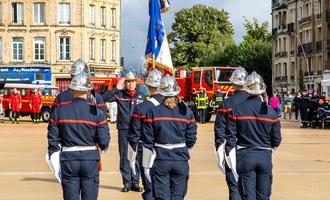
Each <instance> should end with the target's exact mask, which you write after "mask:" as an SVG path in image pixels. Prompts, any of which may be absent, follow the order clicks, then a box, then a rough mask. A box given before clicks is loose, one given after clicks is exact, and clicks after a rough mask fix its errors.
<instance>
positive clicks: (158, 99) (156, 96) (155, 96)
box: [150, 94, 163, 102]
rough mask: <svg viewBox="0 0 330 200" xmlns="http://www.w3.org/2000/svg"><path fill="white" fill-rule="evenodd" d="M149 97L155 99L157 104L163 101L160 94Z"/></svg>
mask: <svg viewBox="0 0 330 200" xmlns="http://www.w3.org/2000/svg"><path fill="white" fill-rule="evenodd" d="M150 97H151V98H154V99H156V100H157V101H158V102H162V101H163V98H162V95H160V94H154V95H151V96H150Z"/></svg>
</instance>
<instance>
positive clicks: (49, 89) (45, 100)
mask: <svg viewBox="0 0 330 200" xmlns="http://www.w3.org/2000/svg"><path fill="white" fill-rule="evenodd" d="M14 88H16V89H17V90H18V92H19V93H20V94H21V97H22V109H21V110H20V112H19V113H20V115H21V116H29V115H31V114H32V111H31V108H30V106H29V100H30V95H31V93H32V91H33V90H34V89H35V88H39V90H40V93H41V95H42V96H41V102H42V108H41V117H42V120H43V121H44V122H48V120H49V118H50V108H51V106H52V105H53V103H54V100H55V97H56V95H57V94H58V93H59V89H58V87H54V86H49V85H34V84H21V83H17V84H14V83H7V84H5V86H4V96H3V105H2V106H3V109H4V110H5V116H6V117H9V119H10V120H11V119H12V113H11V110H10V109H9V106H8V104H9V97H10V95H11V93H12V92H13V89H14Z"/></svg>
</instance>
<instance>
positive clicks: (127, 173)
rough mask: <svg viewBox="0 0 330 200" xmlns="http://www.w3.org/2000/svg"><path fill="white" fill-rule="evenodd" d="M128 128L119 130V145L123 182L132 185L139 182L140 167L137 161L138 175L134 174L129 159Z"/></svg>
mask: <svg viewBox="0 0 330 200" xmlns="http://www.w3.org/2000/svg"><path fill="white" fill-rule="evenodd" d="M127 135H128V130H118V147H119V156H120V164H119V168H120V173H121V176H122V179H123V184H124V185H125V184H128V185H131V184H132V183H133V184H139V177H140V169H139V165H138V163H136V166H135V169H136V175H134V174H133V171H132V170H131V167H130V166H129V161H128V159H127V151H128V150H127V149H128V141H127Z"/></svg>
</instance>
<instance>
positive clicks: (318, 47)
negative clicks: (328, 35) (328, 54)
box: [315, 41, 323, 53]
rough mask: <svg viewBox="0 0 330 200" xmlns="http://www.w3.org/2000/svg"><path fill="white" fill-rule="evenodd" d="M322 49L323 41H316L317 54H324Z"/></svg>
mask: <svg viewBox="0 0 330 200" xmlns="http://www.w3.org/2000/svg"><path fill="white" fill-rule="evenodd" d="M322 47H323V45H322V41H316V46H315V50H316V52H318V53H319V52H322Z"/></svg>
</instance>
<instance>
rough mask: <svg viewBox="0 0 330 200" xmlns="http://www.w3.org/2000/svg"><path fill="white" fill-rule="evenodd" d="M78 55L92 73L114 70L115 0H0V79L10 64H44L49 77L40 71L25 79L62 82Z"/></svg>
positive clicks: (116, 55)
mask: <svg viewBox="0 0 330 200" xmlns="http://www.w3.org/2000/svg"><path fill="white" fill-rule="evenodd" d="M78 58H82V59H83V60H84V61H86V62H87V63H88V65H89V66H90V67H91V69H92V71H94V72H95V74H113V73H119V71H120V0H1V1H0V62H1V63H0V69H2V72H0V73H1V74H2V75H1V74H0V83H1V81H2V82H6V80H5V78H2V80H1V77H3V76H5V77H8V76H13V75H10V74H8V75H5V74H4V73H5V72H6V71H7V72H11V71H13V68H17V69H23V70H25V71H35V69H36V68H42V69H47V68H48V69H49V70H51V77H52V78H51V80H43V78H44V76H43V75H42V73H39V74H35V80H29V81H30V82H36V81H40V82H43V81H44V82H47V83H48V82H49V81H51V82H52V84H55V85H58V86H60V87H62V88H64V87H66V86H67V85H68V82H69V81H68V78H69V75H68V71H69V69H70V66H71V65H72V63H73V62H74V61H75V60H77V59H78ZM16 71H17V70H16ZM21 71H22V70H21ZM39 71H40V70H39ZM21 75H22V74H21ZM14 76H15V75H14ZM24 80H25V82H26V81H27V79H24ZM29 81H27V82H29Z"/></svg>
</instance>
